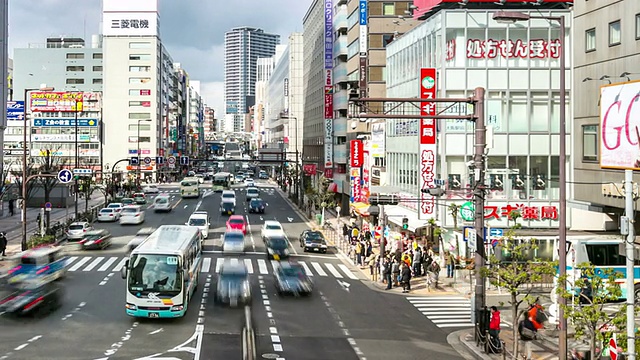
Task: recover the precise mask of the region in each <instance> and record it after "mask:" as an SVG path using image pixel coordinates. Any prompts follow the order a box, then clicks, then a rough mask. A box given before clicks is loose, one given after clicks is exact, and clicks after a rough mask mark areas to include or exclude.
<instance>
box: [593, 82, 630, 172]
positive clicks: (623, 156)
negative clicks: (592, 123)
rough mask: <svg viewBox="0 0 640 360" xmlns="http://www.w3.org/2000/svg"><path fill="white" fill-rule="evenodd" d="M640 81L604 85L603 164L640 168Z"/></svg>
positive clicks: (601, 116)
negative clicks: (639, 104)
mask: <svg viewBox="0 0 640 360" xmlns="http://www.w3.org/2000/svg"><path fill="white" fill-rule="evenodd" d="M638 99H640V81H630V82H626V83H622V84H613V85H605V86H603V87H601V88H600V131H601V134H600V167H602V168H609V169H626V170H640V143H639V141H638V140H639V138H640V128H639V127H640V107H638V106H636V105H637V101H638Z"/></svg>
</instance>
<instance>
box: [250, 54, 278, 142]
mask: <svg viewBox="0 0 640 360" xmlns="http://www.w3.org/2000/svg"><path fill="white" fill-rule="evenodd" d="M279 47H280V45H278V46H276V55H274V56H271V57H268V58H258V62H257V64H258V65H257V75H258V76H257V77H256V92H255V94H256V105H255V106H254V111H253V119H252V121H253V129H254V130H255V131H256V142H257V144H258V148H262V144H263V143H268V142H269V132H268V131H267V127H266V123H265V120H266V113H267V106H268V104H267V102H268V99H267V98H268V93H267V88H268V85H269V77H271V73H272V72H273V68H274V67H275V64H276V56H277V54H278V51H277V49H278V48H279Z"/></svg>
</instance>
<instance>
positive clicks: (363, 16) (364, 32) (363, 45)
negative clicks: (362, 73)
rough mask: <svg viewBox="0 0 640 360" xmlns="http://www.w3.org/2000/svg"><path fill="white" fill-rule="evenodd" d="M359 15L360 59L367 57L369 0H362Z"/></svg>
mask: <svg viewBox="0 0 640 360" xmlns="http://www.w3.org/2000/svg"><path fill="white" fill-rule="evenodd" d="M358 5H359V10H358V12H359V15H360V29H359V30H360V34H359V38H360V40H359V42H360V57H366V56H367V43H368V42H367V37H368V28H367V20H368V19H367V18H368V17H369V15H368V13H367V0H360V2H359V4H358Z"/></svg>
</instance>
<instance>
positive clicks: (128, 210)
mask: <svg viewBox="0 0 640 360" xmlns="http://www.w3.org/2000/svg"><path fill="white" fill-rule="evenodd" d="M137 212H138V209H134V208H124V209H122V213H123V214H135V213H137Z"/></svg>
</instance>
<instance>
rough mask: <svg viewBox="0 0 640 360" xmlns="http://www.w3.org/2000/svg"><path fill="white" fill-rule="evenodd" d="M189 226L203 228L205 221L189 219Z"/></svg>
mask: <svg viewBox="0 0 640 360" xmlns="http://www.w3.org/2000/svg"><path fill="white" fill-rule="evenodd" d="M189 225H190V226H205V225H207V221H206V220H205V219H189Z"/></svg>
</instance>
